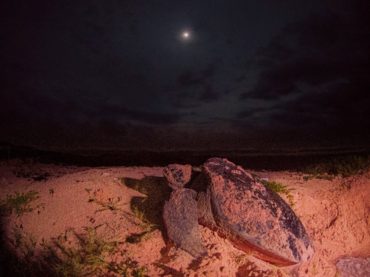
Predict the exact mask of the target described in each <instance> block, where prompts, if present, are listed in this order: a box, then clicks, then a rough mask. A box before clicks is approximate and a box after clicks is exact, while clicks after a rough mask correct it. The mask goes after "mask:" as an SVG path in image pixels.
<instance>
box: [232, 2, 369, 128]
mask: <svg viewBox="0 0 370 277" xmlns="http://www.w3.org/2000/svg"><path fill="white" fill-rule="evenodd" d="M357 2H361V1H357ZM369 8H370V7H369ZM363 9H364V7H362V9H361V6H357V7H356V5H354V7H353V8H352V9H350V10H348V11H346V12H343V10H340V11H341V12H340V13H333V12H329V13H327V14H325V15H312V16H310V17H308V18H306V19H305V20H303V21H300V22H296V23H294V24H290V25H288V26H286V28H284V30H283V31H282V32H281V33H280V34H279V35H278V36H277V37H275V38H274V39H273V40H272V41H271V42H270V43H269V44H268V45H267V46H266V47H264V48H261V49H259V51H258V53H257V57H256V59H255V61H254V64H255V66H256V68H257V69H258V75H257V76H258V77H257V80H256V83H255V85H254V86H253V87H252V89H251V90H249V91H247V92H245V93H243V94H241V95H240V100H241V101H243V102H244V103H245V104H244V105H241V106H242V108H241V110H240V112H239V113H237V114H236V117H235V118H236V119H238V120H243V121H244V122H248V123H250V124H254V125H265V126H270V128H274V129H278V128H281V129H284V128H285V129H287V130H288V129H289V128H290V129H291V128H296V129H299V130H303V129H306V130H308V129H309V130H311V131H312V132H315V131H319V132H327V131H328V132H329V130H330V132H333V133H335V132H337V133H338V134H339V133H341V134H345V133H349V132H354V133H358V134H367V135H369V131H368V130H369V128H370V109H369V107H370V94H369V91H370V78H369V73H370V63H369V62H368V61H370V52H369V49H370V36H369V26H370V18H369V17H368V16H366V15H365V14H364V12H363ZM250 101H262V102H265V103H268V104H266V105H265V106H262V107H261V108H253V107H250Z"/></svg>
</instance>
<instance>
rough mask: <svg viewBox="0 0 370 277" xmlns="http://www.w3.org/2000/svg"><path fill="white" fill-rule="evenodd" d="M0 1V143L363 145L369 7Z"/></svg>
mask: <svg viewBox="0 0 370 277" xmlns="http://www.w3.org/2000/svg"><path fill="white" fill-rule="evenodd" d="M3 2H5V1H2V4H0V22H1V27H0V28H1V29H0V30H1V36H0V66H1V67H0V68H1V69H0V70H1V72H0V87H1V95H0V115H1V118H0V129H1V133H2V134H1V139H0V140H2V141H9V142H13V143H18V144H26V145H27V144H29V145H39V146H44V147H51V146H53V147H68V148H71V147H72V148H84V147H89V148H94V147H96V148H97V147H99V148H101V147H107V148H112V147H113V148H120V149H142V148H145V149H146V148H149V149H188V148H191V149H194V148H197V149H198V148H199V149H209V148H223V149H241V148H243V149H244V148H254V147H257V148H262V149H270V148H279V147H288V148H289V147H292V148H294V147H317V146H320V147H337V146H339V147H362V146H370V109H369V107H370V16H369V14H370V12H369V11H370V2H369V1H357V0H352V1H334V0H332V1H323V0H317V1H289V0H287V1H276V0H265V1H248V0H242V1H237V0H233V1H224V0H222V1H217V0H212V1H199V0H197V1H190V0H189V1H148V0H147V1H140V0H132V1H131V0H129V1H124V0H110V1H101V0H89V1H66V0H65V1H7V2H9V3H3ZM36 2H37V3H36ZM42 2H44V3H42ZM184 31H188V32H189V33H190V37H189V38H188V39H183V38H182V37H181V34H182V32H184Z"/></svg>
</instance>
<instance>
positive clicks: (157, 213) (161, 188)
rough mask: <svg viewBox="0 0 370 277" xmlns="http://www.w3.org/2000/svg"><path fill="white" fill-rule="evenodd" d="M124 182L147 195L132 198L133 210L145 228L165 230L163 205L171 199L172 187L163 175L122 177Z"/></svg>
mask: <svg viewBox="0 0 370 277" xmlns="http://www.w3.org/2000/svg"><path fill="white" fill-rule="evenodd" d="M121 182H122V184H124V185H125V186H127V187H129V188H132V189H134V190H137V191H139V192H141V193H142V194H144V195H145V196H141V197H133V198H132V199H131V203H130V207H131V211H132V213H133V214H134V216H135V217H136V218H138V219H139V220H140V221H141V222H142V224H143V228H144V229H145V230H149V229H150V230H155V229H156V228H159V229H162V230H163V218H162V212H163V205H164V202H165V200H167V199H169V196H170V194H171V189H170V187H169V186H168V185H167V182H166V180H165V179H164V178H162V177H145V178H144V179H142V180H137V179H131V178H122V179H121Z"/></svg>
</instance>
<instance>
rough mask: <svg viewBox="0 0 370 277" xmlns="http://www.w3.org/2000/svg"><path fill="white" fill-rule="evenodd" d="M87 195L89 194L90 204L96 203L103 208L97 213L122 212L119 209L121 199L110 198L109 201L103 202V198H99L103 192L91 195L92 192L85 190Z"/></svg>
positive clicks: (97, 191) (95, 192)
mask: <svg viewBox="0 0 370 277" xmlns="http://www.w3.org/2000/svg"><path fill="white" fill-rule="evenodd" d="M85 190H86V192H87V193H89V199H88V202H89V203H96V204H98V205H99V206H101V207H102V208H101V209H98V210H97V211H96V212H102V211H106V210H109V211H118V210H121V208H120V207H119V204H120V202H121V200H122V199H121V197H117V198H112V197H110V198H108V199H107V200H102V199H101V197H98V193H99V192H101V190H96V191H94V192H93V193H92V194H91V190H89V189H85Z"/></svg>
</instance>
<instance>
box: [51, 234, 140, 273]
mask: <svg viewBox="0 0 370 277" xmlns="http://www.w3.org/2000/svg"><path fill="white" fill-rule="evenodd" d="M71 240H75V241H76V245H75V246H74V247H73V246H70V245H69V242H70V241H71ZM119 245H120V242H118V241H106V240H104V239H103V238H102V237H100V236H98V235H97V233H96V228H91V227H89V228H85V233H83V234H77V233H76V232H74V231H73V230H69V231H67V232H66V233H64V234H62V235H60V236H59V237H58V238H56V239H55V240H54V241H53V244H51V245H46V244H44V248H45V250H46V255H45V256H46V257H48V260H46V261H45V262H46V264H45V265H46V266H48V267H49V268H51V269H52V271H53V272H55V275H56V276H106V275H109V273H116V274H119V275H120V276H146V275H145V273H146V268H145V267H140V266H139V265H138V263H137V262H136V261H135V260H133V259H132V258H131V257H129V256H128V254H127V253H126V252H125V251H121V250H120V249H119ZM116 255H120V256H122V257H123V260H122V261H120V262H115V261H112V260H110V259H109V258H110V257H112V256H116Z"/></svg>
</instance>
